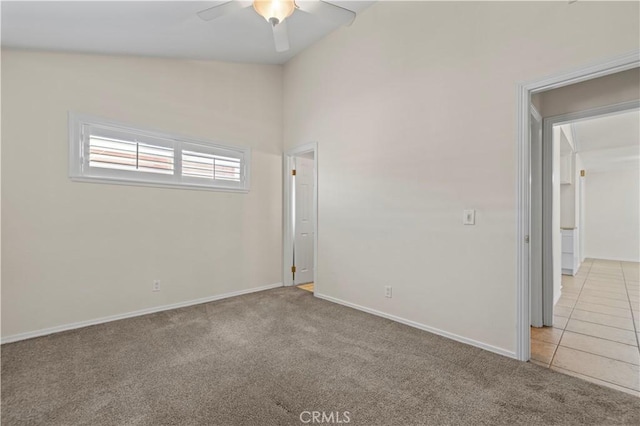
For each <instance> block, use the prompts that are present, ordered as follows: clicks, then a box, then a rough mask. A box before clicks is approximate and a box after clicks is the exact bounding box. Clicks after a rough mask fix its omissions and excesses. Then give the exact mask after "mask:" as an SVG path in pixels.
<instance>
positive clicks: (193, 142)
mask: <svg viewBox="0 0 640 426" xmlns="http://www.w3.org/2000/svg"><path fill="white" fill-rule="evenodd" d="M91 127H93V128H97V129H102V131H106V132H114V133H115V132H117V133H120V134H126V136H127V137H132V138H135V140H137V141H144V140H147V141H150V142H151V143H152V144H156V145H160V146H166V147H167V148H171V149H172V150H173V152H174V168H175V169H174V173H173V174H171V175H164V174H155V173H145V172H139V171H129V170H115V169H104V168H95V167H89V157H88V155H86V152H85V150H86V149H87V148H86V147H87V146H88V143H89V142H88V135H86V134H84V132H85V131H88V130H87V129H89V128H91ZM68 130H69V178H70V179H71V180H72V181H74V182H89V183H108V184H116V185H134V186H147V187H159V188H177V189H195V190H204V191H222V192H240V193H247V192H249V190H250V187H251V148H248V147H243V146H237V145H232V144H221V143H218V142H213V141H208V140H203V139H195V138H191V137H187V136H184V135H179V134H173V133H167V132H162V131H158V130H155V129H150V128H145V127H140V126H133V125H131V124H127V123H121V122H117V121H114V120H110V119H106V118H102V117H96V116H92V115H87V114H78V113H75V112H73V111H69V112H68ZM132 140H134V139H132ZM85 144H86V145H85ZM183 149H188V150H196V151H198V152H202V153H207V154H214V155H223V156H227V157H233V158H237V159H239V160H240V165H241V174H240V181H239V182H236V181H224V180H221V179H216V180H208V179H199V178H190V177H187V176H183V175H182V173H181V170H182V150H183Z"/></svg>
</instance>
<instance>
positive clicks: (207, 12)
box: [198, 0, 356, 52]
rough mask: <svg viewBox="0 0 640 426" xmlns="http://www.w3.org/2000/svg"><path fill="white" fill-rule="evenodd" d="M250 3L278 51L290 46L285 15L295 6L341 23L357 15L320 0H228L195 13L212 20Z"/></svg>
mask: <svg viewBox="0 0 640 426" xmlns="http://www.w3.org/2000/svg"><path fill="white" fill-rule="evenodd" d="M251 5H253V9H254V10H255V11H256V12H257V13H258V14H259V15H260V16H262V17H264V19H266V20H267V22H268V23H269V24H271V28H272V29H273V40H274V42H275V45H276V51H278V52H285V51H287V50H289V35H288V34H287V22H286V19H287V18H288V17H289V16H291V15H292V14H293V13H294V12H295V11H296V10H301V11H303V12H307V13H310V14H312V15H315V16H318V17H319V18H322V19H325V20H328V21H330V22H338V23H340V24H341V25H350V24H351V23H352V22H353V20H354V19H355V17H356V14H355V12H353V11H351V10H348V9H345V8H343V7H340V6H336V5H335V4H331V3H327V2H325V1H322V0H254V1H241V0H231V1H225V2H222V3H221V4H218V5H216V6H213V7H210V8H208V9H204V10H201V11H200V12H198V16H199V17H200V18H201V19H202V20H204V21H212V20H214V19H217V18H220V17H222V16H226V15H229V14H232V13H234V12H236V11H238V10H241V9H244V8H247V7H249V6H251Z"/></svg>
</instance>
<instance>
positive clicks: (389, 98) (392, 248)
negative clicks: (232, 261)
mask: <svg viewBox="0 0 640 426" xmlns="http://www.w3.org/2000/svg"><path fill="white" fill-rule="evenodd" d="M638 6H639V5H638V4H637V3H615V4H611V3H606V2H596V3H592V2H578V3H574V4H572V5H569V4H567V3H566V2H530V3H529V2H528V3H521V2H471V3H469V2H466V3H459V2H379V3H376V4H374V5H373V6H372V7H371V8H369V9H367V10H366V11H365V12H364V13H362V14H361V15H360V16H358V18H357V19H356V21H355V23H354V24H353V26H351V27H349V28H346V29H341V30H338V31H336V32H334V33H332V34H331V35H329V36H328V37H326V38H325V39H323V40H321V41H320V42H318V43H317V44H315V45H314V46H313V47H312V48H310V49H309V50H307V51H305V52H303V53H301V54H299V55H298V56H296V57H295V58H294V59H293V60H292V61H290V62H289V63H288V64H286V66H285V78H284V81H285V86H284V88H285V116H284V119H285V146H286V147H292V146H295V145H298V144H302V143H306V142H310V141H318V144H319V151H318V161H319V185H318V188H319V218H318V220H319V222H318V226H319V231H318V244H319V253H318V283H319V288H321V289H322V291H323V294H324V295H326V296H330V297H332V298H335V299H338V300H342V301H346V302H350V303H353V304H357V305H360V306H363V307H366V308H368V309H372V310H377V311H379V312H382V313H385V314H388V315H395V316H397V317H400V318H404V319H407V320H410V321H413V322H415V323H418V324H422V325H424V326H427V327H431V328H434V329H439V330H442V331H444V332H447V333H450V334H451V335H455V336H459V337H461V338H464V339H468V340H467V341H475V342H476V343H478V342H480V343H479V344H484V345H489V346H491V347H493V349H494V350H498V351H502V352H503V353H513V352H514V351H515V347H516V312H515V304H516V270H515V265H516V240H515V239H516V232H515V231H516V139H517V138H516V133H517V132H516V110H517V105H516V85H517V83H519V82H524V81H529V80H533V79H537V78H542V77H544V76H547V75H549V74H552V73H556V72H560V71H565V70H569V69H572V68H575V67H579V66H583V65H585V64H589V63H593V62H594V61H598V60H602V59H603V58H609V57H611V56H614V55H618V54H622V53H626V52H629V51H630V50H632V49H637V48H638V37H637V34H638V29H639V22H638V20H639V18H638V16H639V13H638V12H639V10H638V9H639V8H638ZM567 52H571V54H570V55H568V54H567ZM466 208H475V209H477V217H476V225H475V226H463V225H462V211H463V209H466ZM385 285H392V286H393V298H391V299H389V298H385V297H384V286H385Z"/></svg>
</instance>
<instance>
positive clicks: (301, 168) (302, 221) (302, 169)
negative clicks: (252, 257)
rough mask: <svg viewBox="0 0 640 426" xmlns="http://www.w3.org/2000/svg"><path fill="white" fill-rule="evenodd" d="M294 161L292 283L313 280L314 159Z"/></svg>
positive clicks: (299, 158)
mask: <svg viewBox="0 0 640 426" xmlns="http://www.w3.org/2000/svg"><path fill="white" fill-rule="evenodd" d="M295 162H296V175H295V177H294V181H295V185H294V187H295V202H294V227H295V229H294V249H293V253H294V265H295V267H296V272H295V277H294V284H296V285H298V284H306V283H310V282H313V269H314V265H313V247H314V239H315V235H314V232H313V228H314V226H313V223H314V217H313V215H314V211H313V189H314V188H313V187H314V171H313V167H314V161H313V160H312V159H308V158H302V157H298V158H296V159H295Z"/></svg>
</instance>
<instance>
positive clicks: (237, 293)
mask: <svg viewBox="0 0 640 426" xmlns="http://www.w3.org/2000/svg"><path fill="white" fill-rule="evenodd" d="M278 287H282V283H275V284H269V285H265V286H262V287H254V288H250V289H247V290H239V291H233V292H231V293H224V294H218V295H215V296H208V297H203V298H200V299H194V300H187V301H186V302H178V303H173V304H171V305H162V306H154V307H152V308H146V309H140V310H138V311H133V312H127V313H124V314H116V315H110V316H108V317H102V318H96V319H92V320H87V321H79V322H74V323H70V324H63V325H57V326H55V327H49V328H43V329H41V330H36V331H28V332H26V333H18V334H13V335H11V336H3V337H2V339H1V340H0V342H1V343H2V344H5V343H11V342H17V341H20V340H26V339H32V338H34V337H40V336H47V335H49V334H54V333H60V332H62V331H67V330H75V329H77V328H83V327H88V326H90V325H96V324H103V323H106V322H111V321H118V320H121V319H126V318H133V317H139V316H141V315H147V314H153V313H155V312H161V311H169V310H172V309H178V308H185V307H188V306H193V305H200V304H202V303H208V302H214V301H216V300H222V299H228V298H230V297H235V296H241V295H243V294H249V293H256V292H258V291H264V290H271V289H274V288H278Z"/></svg>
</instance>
